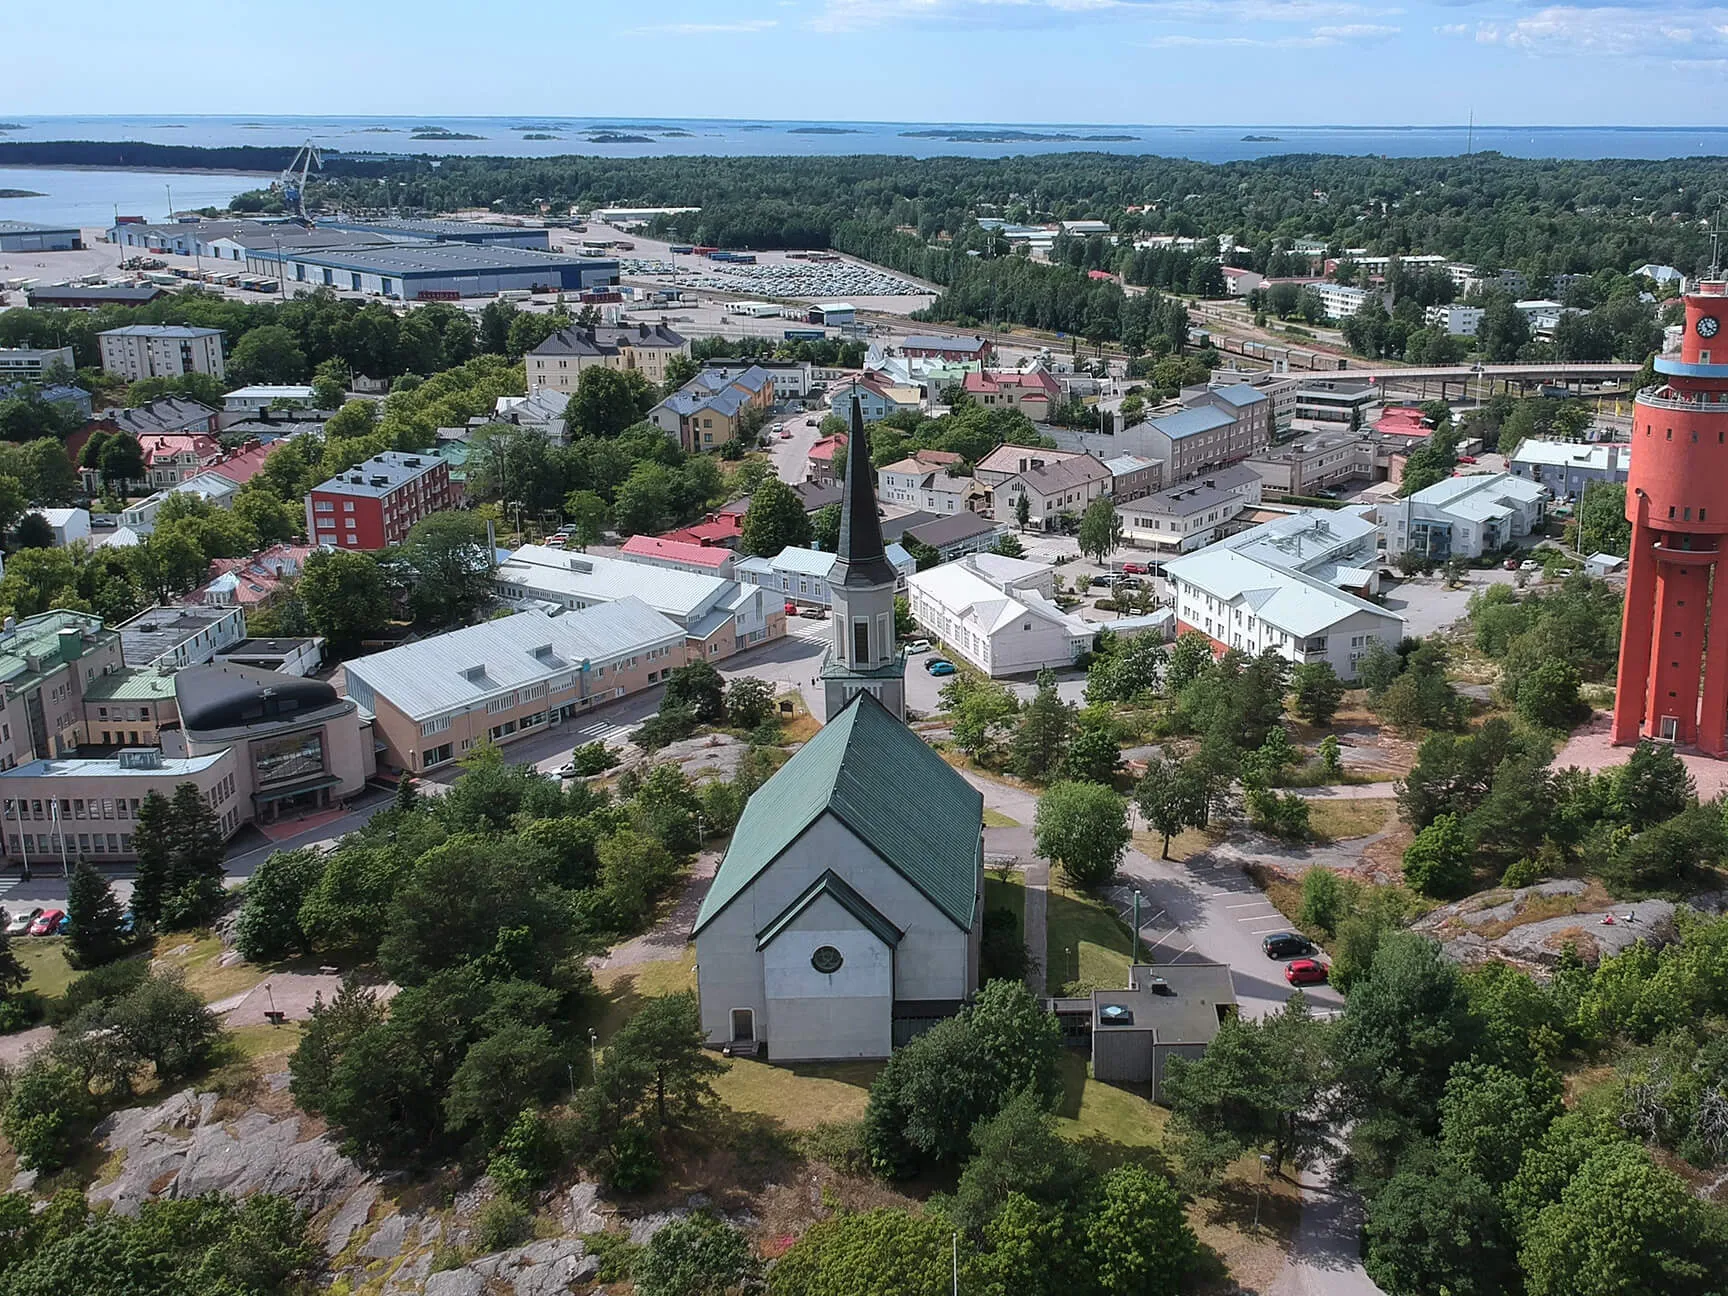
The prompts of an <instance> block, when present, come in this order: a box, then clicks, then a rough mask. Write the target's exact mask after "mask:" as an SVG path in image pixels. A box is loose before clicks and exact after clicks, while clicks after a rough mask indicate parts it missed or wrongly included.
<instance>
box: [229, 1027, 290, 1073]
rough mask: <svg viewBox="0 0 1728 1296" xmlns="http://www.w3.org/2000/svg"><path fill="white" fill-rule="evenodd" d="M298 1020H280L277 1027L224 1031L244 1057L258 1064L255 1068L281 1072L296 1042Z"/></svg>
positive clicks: (285, 1066) (263, 1071)
mask: <svg viewBox="0 0 1728 1296" xmlns="http://www.w3.org/2000/svg"><path fill="white" fill-rule="evenodd" d="M303 1025H304V1023H302V1022H284V1023H283V1024H282V1025H280V1026H267V1025H266V1026H241V1027H239V1028H238V1029H236V1030H231V1031H229V1032H228V1038H229V1039H231V1040H232V1041H233V1042H234V1047H235V1049H237V1050H238V1051H239V1052H240V1054H241V1055H242V1056H244V1057H248V1058H250V1059H252V1060H253V1061H254V1062H256V1063H258V1067H259V1071H260V1072H261V1073H263V1074H269V1073H271V1072H274V1071H285V1070H287V1068H288V1058H289V1056H290V1055H291V1054H292V1053H293V1052H294V1050H295V1049H296V1048H298V1047H299V1045H300V1032H301V1028H302V1026H303Z"/></svg>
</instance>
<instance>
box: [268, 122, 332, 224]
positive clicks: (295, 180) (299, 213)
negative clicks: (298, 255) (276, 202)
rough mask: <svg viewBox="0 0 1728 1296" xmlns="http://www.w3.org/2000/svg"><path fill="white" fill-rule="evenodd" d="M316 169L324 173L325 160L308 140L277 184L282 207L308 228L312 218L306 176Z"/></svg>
mask: <svg viewBox="0 0 1728 1296" xmlns="http://www.w3.org/2000/svg"><path fill="white" fill-rule="evenodd" d="M314 167H316V168H317V169H318V170H320V171H322V170H323V169H324V158H323V156H322V154H320V153H319V151H318V146H317V145H316V144H314V143H313V142H312V141H311V140H307V141H306V142H305V143H304V144H302V145H301V146H300V148H299V150H298V151H297V152H296V153H295V154H294V158H293V160H292V161H290V162H289V163H288V165H287V167H286V168H285V169H284V170H283V172H282V175H281V177H280V178H279V179H278V180H277V182H276V183H277V185H278V187H279V188H280V189H281V190H282V205H283V206H284V207H286V208H287V209H288V214H289V215H290V216H292V217H293V218H294V219H295V220H297V221H299V222H300V223H301V224H302V225H305V226H307V227H308V228H310V227H311V225H312V217H311V216H309V215H307V213H306V175H307V173H308V172H309V171H311V170H312V169H313V168H314Z"/></svg>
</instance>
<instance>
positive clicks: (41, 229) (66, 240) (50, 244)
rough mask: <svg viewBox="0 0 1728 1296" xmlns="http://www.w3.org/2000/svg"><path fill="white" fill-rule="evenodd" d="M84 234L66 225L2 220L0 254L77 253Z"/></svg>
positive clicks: (0, 226) (0, 223)
mask: <svg viewBox="0 0 1728 1296" xmlns="http://www.w3.org/2000/svg"><path fill="white" fill-rule="evenodd" d="M83 246H84V232H83V231H82V230H79V229H75V228H71V227H68V226H65V225H36V224H33V223H32V222H30V221H15V220H0V252H76V251H78V250H79V249H80V248H82V247H83Z"/></svg>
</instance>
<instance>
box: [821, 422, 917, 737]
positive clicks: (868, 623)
mask: <svg viewBox="0 0 1728 1296" xmlns="http://www.w3.org/2000/svg"><path fill="white" fill-rule="evenodd" d="M875 477H876V469H875V466H874V465H873V464H872V463H871V462H870V432H869V430H868V429H867V428H866V427H865V426H864V410H863V406H862V405H861V404H860V403H859V400H858V398H857V397H856V396H854V397H853V398H852V435H851V438H850V439H849V440H848V442H847V445H846V484H845V493H844V495H843V496H842V497H841V501H840V544H839V551H838V553H837V554H836V556H835V562H834V566H833V567H832V568H830V569H829V572H828V593H829V599H830V602H831V603H832V605H833V615H834V638H833V641H832V643H831V644H830V645H829V649H828V659H827V661H826V662H825V663H824V664H823V667H822V683H823V686H824V688H823V692H824V695H825V701H826V702H827V709H828V715H829V716H830V717H833V716H836V715H839V714H840V711H841V709H842V708H843V707H844V706H845V705H846V703H847V702H849V701H851V699H852V697H853V695H855V694H857V693H869V694H870V695H871V696H872V697H874V698H876V700H877V701H879V702H881V703H882V705H883V706H884V707H886V708H887V709H888V711H889V713H890V714H891V715H893V716H894V717H896V718H897V719H900V720H904V719H905V718H906V659H905V658H904V657H903V656H902V655H901V653H900V650H899V648H898V647H897V646H896V645H895V642H894V587H895V584H896V583H897V581H898V579H899V576H898V574H897V573H896V572H895V570H894V564H893V563H891V562H889V561H888V551H887V546H886V545H885V544H883V542H882V519H881V518H880V517H879V516H878V515H877V513H876V482H875Z"/></svg>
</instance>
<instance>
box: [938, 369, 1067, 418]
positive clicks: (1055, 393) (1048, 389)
mask: <svg viewBox="0 0 1728 1296" xmlns="http://www.w3.org/2000/svg"><path fill="white" fill-rule="evenodd" d="M961 387H962V390H963V391H965V393H966V394H967V395H968V396H970V397H971V398H972V399H973V400H974V401H976V402H977V403H978V404H980V405H982V406H984V407H985V408H986V409H1011V410H1014V411H1015V412H1016V413H1020V414H1024V415H1025V416H1026V417H1027V418H1029V419H1031V420H1032V421H1033V422H1034V423H1044V422H1047V421H1048V420H1049V418H1050V411H1051V409H1052V408H1054V407H1055V406H1056V405H1058V404H1060V403H1061V400H1062V388H1061V385H1060V384H1059V383H1057V381H1056V380H1055V379H1054V378H1052V377H1051V376H1050V374H1049V373H1048V372H1046V371H1045V369H1044V368H1043V367H1042V366H1037V365H1035V366H1033V367H1032V368H1030V369H1021V370H968V371H967V373H966V375H965V378H964V379H963V380H962V384H961Z"/></svg>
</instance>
